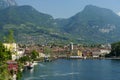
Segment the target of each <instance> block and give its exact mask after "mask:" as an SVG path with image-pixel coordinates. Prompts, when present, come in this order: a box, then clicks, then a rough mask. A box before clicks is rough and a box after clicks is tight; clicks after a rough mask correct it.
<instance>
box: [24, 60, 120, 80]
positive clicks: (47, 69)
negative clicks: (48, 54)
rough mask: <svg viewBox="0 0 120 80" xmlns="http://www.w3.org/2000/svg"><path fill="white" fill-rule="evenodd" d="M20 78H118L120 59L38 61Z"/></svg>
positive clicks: (52, 79)
mask: <svg viewBox="0 0 120 80" xmlns="http://www.w3.org/2000/svg"><path fill="white" fill-rule="evenodd" d="M22 80H120V60H65V59H59V60H56V61H53V62H49V63H39V64H38V65H36V66H35V67H34V69H32V70H27V71H24V72H23V77H22Z"/></svg>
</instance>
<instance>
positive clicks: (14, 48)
mask: <svg viewBox="0 0 120 80" xmlns="http://www.w3.org/2000/svg"><path fill="white" fill-rule="evenodd" d="M3 45H4V46H5V48H6V49H8V50H10V51H11V52H12V60H16V59H19V58H20V57H22V56H23V54H24V52H25V50H24V49H22V48H19V47H18V45H17V44H16V43H3Z"/></svg>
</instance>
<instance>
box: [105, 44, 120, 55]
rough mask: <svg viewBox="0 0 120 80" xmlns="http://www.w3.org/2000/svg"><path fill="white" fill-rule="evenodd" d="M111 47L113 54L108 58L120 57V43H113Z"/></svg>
mask: <svg viewBox="0 0 120 80" xmlns="http://www.w3.org/2000/svg"><path fill="white" fill-rule="evenodd" d="M111 47H112V50H111V53H110V54H108V55H106V57H120V42H116V43H113V44H112V46H111Z"/></svg>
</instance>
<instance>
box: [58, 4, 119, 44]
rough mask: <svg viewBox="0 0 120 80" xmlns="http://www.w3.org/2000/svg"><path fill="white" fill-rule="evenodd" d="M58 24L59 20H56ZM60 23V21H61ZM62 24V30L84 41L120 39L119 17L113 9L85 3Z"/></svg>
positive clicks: (99, 41) (112, 40)
mask: <svg viewBox="0 0 120 80" xmlns="http://www.w3.org/2000/svg"><path fill="white" fill-rule="evenodd" d="M57 21H58V24H59V23H60V22H61V21H60V20H57ZM61 23H62V22H61ZM59 25H62V29H63V30H64V32H67V33H69V34H72V35H73V36H75V38H76V39H77V40H80V41H85V42H96V43H101V42H114V41H118V40H120V35H119V34H120V32H119V31H120V17H119V16H118V15H117V14H115V13H114V12H113V11H111V10H109V9H106V8H100V7H97V6H93V5H87V6H86V7H85V8H84V9H83V10H82V11H81V12H79V13H77V14H76V15H74V16H72V17H70V18H68V19H67V20H66V23H63V24H59Z"/></svg>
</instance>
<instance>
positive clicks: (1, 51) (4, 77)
mask: <svg viewBox="0 0 120 80" xmlns="http://www.w3.org/2000/svg"><path fill="white" fill-rule="evenodd" d="M11 54H12V53H11V52H10V51H8V50H7V49H6V48H5V47H4V46H3V44H2V43H0V80H9V79H10V78H11V75H10V73H9V72H8V69H7V64H6V61H7V60H11Z"/></svg>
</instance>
